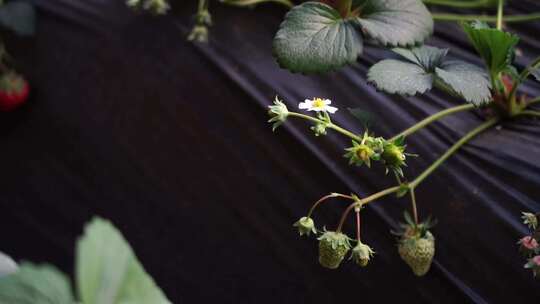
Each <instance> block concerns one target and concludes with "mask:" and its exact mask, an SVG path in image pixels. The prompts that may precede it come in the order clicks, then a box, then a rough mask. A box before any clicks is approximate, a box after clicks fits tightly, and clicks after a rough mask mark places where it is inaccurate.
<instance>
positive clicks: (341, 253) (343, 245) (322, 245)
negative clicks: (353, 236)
mask: <svg viewBox="0 0 540 304" xmlns="http://www.w3.org/2000/svg"><path fill="white" fill-rule="evenodd" d="M318 240H319V263H320V264H321V265H322V266H323V267H326V268H329V269H336V268H338V267H339V265H340V264H341V262H342V261H343V259H344V258H345V255H346V254H347V252H349V250H350V249H351V244H350V243H349V238H348V237H347V236H346V235H345V234H343V233H340V232H334V231H327V232H325V233H324V234H323V235H322V236H321V237H319V238H318Z"/></svg>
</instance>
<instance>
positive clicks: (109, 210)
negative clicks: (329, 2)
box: [0, 0, 540, 303]
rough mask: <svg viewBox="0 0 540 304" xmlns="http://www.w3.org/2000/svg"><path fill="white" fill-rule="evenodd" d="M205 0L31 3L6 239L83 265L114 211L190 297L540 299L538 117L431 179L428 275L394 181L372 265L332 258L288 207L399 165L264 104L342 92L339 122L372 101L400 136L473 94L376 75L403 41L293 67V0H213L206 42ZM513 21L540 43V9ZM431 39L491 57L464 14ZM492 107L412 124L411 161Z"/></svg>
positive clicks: (371, 188) (532, 43)
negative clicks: (322, 67)
mask: <svg viewBox="0 0 540 304" xmlns="http://www.w3.org/2000/svg"><path fill="white" fill-rule="evenodd" d="M186 2H187V3H186ZM195 2H196V1H178V2H177V3H174V5H173V6H174V11H173V12H172V14H170V15H167V16H165V17H156V18H154V17H151V16H145V15H140V14H135V13H133V12H132V11H130V10H128V9H127V8H126V7H125V5H124V3H123V1H119V0H118V1H116V0H115V1H113V0H85V1H73V0H47V1H35V3H36V5H37V8H38V25H39V27H38V30H37V35H36V37H34V38H32V39H20V38H14V37H11V36H8V37H7V39H8V43H9V49H10V51H11V53H12V54H14V55H15V56H16V57H17V63H18V65H19V69H20V70H21V71H22V72H24V73H25V74H26V75H27V76H28V78H29V80H30V81H31V83H32V86H33V91H32V98H31V100H30V102H29V103H28V104H27V105H25V106H24V107H23V108H21V109H19V110H17V111H15V112H12V113H6V114H1V115H0V141H1V147H2V148H1V149H0V168H1V169H0V184H1V185H2V191H0V208H1V210H2V212H1V220H0V229H1V231H2V233H1V234H0V249H1V250H2V251H5V252H6V253H8V254H10V255H12V256H13V257H15V258H16V259H28V260H32V261H36V262H51V263H53V264H55V265H57V266H58V267H60V268H61V269H62V270H64V271H66V272H68V273H72V272H73V259H74V245H75V241H76V238H77V236H78V235H80V234H81V232H82V227H83V224H84V223H85V222H87V221H88V220H89V219H90V218H91V217H92V216H93V215H100V216H103V217H105V218H108V219H110V220H112V221H113V222H114V224H115V225H117V226H118V227H119V228H120V229H121V230H122V232H123V233H124V234H125V236H126V238H127V239H128V240H129V241H130V243H131V244H132V246H133V247H134V249H135V251H136V254H137V255H138V257H139V258H140V260H141V261H142V263H143V264H144V266H145V268H146V269H147V270H148V272H149V273H150V274H151V275H152V276H153V277H154V278H155V279H156V281H157V283H158V285H160V286H161V287H162V288H163V289H164V291H165V292H166V294H167V295H168V297H169V298H170V299H171V301H173V302H174V303H211V302H219V303H308V302H309V303H339V302H342V301H345V300H351V301H358V302H364V303H381V302H382V303H386V302H391V301H392V302H393V301H399V302H401V303H469V302H471V303H525V302H527V301H529V302H528V303H535V302H539V301H540V288H539V281H537V280H534V279H533V277H532V274H531V273H530V272H529V271H526V270H524V269H522V266H523V264H524V260H523V258H522V257H521V256H520V255H519V254H518V252H517V250H516V242H517V240H518V239H519V238H520V237H521V236H523V235H524V234H525V233H527V229H526V227H525V226H524V225H522V224H521V220H520V218H519V217H520V211H531V210H534V211H539V210H540V200H539V194H540V190H539V187H540V176H539V172H540V171H539V170H540V165H539V164H538V160H539V156H540V128H539V124H540V122H539V121H538V120H534V119H521V120H519V121H508V122H505V123H503V124H501V125H500V126H499V127H498V128H497V129H496V130H495V129H493V130H490V131H489V132H487V133H485V134H482V135H481V136H479V137H478V138H476V139H475V140H473V141H472V142H471V143H469V144H468V145H466V146H465V147H464V148H463V149H462V150H461V151H460V153H459V154H458V155H456V156H454V157H453V158H451V159H450V160H449V161H448V162H447V163H446V164H445V165H444V166H442V167H441V168H440V169H439V170H438V171H437V172H436V173H435V174H434V175H433V177H432V178H430V179H428V180H427V181H426V182H425V183H424V184H422V186H421V187H419V189H418V193H417V197H418V200H419V207H420V215H421V216H422V217H425V216H427V215H428V214H433V215H434V216H435V217H436V218H438V219H439V225H438V226H437V227H436V228H435V229H434V230H433V232H434V234H435V236H436V238H437V254H436V261H435V262H434V266H433V268H432V270H431V272H430V273H429V274H428V275H427V276H425V277H423V278H417V277H415V276H414V275H413V274H412V272H411V271H410V270H409V268H408V267H407V266H406V265H405V264H404V263H403V262H402V261H401V260H400V258H399V256H398V254H397V250H396V245H395V239H394V237H393V236H392V235H391V234H390V233H389V231H390V230H391V229H392V228H393V227H395V225H396V222H397V221H399V220H401V214H402V211H403V210H404V209H405V208H408V206H409V203H408V200H406V199H403V200H397V199H395V198H392V197H390V198H386V199H383V200H381V201H380V202H379V203H377V204H373V205H372V206H370V207H369V208H367V210H366V212H364V218H363V219H364V221H363V231H364V239H365V241H366V242H367V243H368V244H370V245H371V246H372V247H374V249H375V250H376V252H377V255H376V258H375V259H374V260H373V262H372V263H371V264H370V266H369V267H367V268H365V269H360V268H358V267H357V266H355V265H354V264H353V263H345V264H344V265H343V266H342V267H341V268H340V269H339V270H336V271H330V270H326V269H324V268H322V267H320V266H318V263H317V245H316V242H315V241H314V240H313V239H310V240H308V239H306V238H299V237H298V235H297V232H296V231H295V230H294V229H293V228H292V227H291V225H292V223H293V222H294V221H296V220H297V219H298V218H299V217H301V216H303V215H305V214H306V212H307V209H308V208H309V207H310V206H311V204H312V203H313V202H314V201H315V200H316V199H318V198H319V197H321V196H323V195H325V194H328V193H329V192H334V191H337V192H344V193H349V192H351V191H355V192H357V193H359V194H360V195H365V194H369V193H373V192H375V191H377V190H380V189H382V188H383V187H385V186H387V185H390V184H391V183H392V182H393V179H392V178H390V177H386V178H385V177H384V172H383V169H382V168H378V167H376V168H375V169H374V170H371V171H367V170H366V169H365V168H361V169H360V168H352V167H348V166H347V164H346V161H345V160H344V159H343V158H342V156H341V155H342V154H343V150H342V148H344V147H346V146H347V145H349V142H348V140H347V139H345V138H343V137H341V136H339V135H336V134H331V135H330V136H327V137H324V138H315V137H314V136H312V135H311V133H310V131H309V128H308V126H307V125H306V124H305V123H304V122H298V121H295V122H289V123H287V124H286V125H285V127H283V128H280V129H279V130H278V131H277V132H276V133H275V134H273V133H272V131H271V128H270V126H269V125H268V124H267V123H266V120H267V119H268V118H267V116H266V107H267V105H269V104H270V103H271V101H272V99H273V97H274V95H275V94H279V95H280V96H282V97H283V98H284V99H285V100H286V102H287V103H288V105H289V106H290V107H291V108H294V107H296V105H297V103H298V102H300V101H302V100H303V99H305V98H306V97H313V96H322V97H328V98H331V99H332V100H333V101H334V103H335V104H336V105H337V106H338V107H339V108H340V109H341V110H340V111H338V113H337V114H336V115H335V120H336V121H337V122H339V123H340V124H343V125H345V126H346V127H348V128H352V129H354V130H357V131H358V132H361V129H362V128H361V125H360V124H358V123H357V122H356V121H355V120H354V118H352V117H351V115H350V114H348V112H347V111H346V110H345V109H346V108H347V107H361V108H363V109H364V110H367V111H371V112H373V113H374V114H375V115H376V116H377V117H378V120H377V121H378V123H377V125H376V126H375V127H374V129H373V130H374V131H375V132H376V133H377V134H379V135H381V136H385V137H388V136H391V135H394V134H396V133H397V132H399V131H401V130H402V129H404V128H406V127H408V126H409V125H411V124H413V123H414V122H415V121H417V120H419V119H421V118H423V117H425V116H427V115H429V114H430V113H433V112H435V111H438V110H441V109H443V108H446V107H449V106H452V105H456V104H459V103H460V101H459V100H457V99H453V98H448V97H447V96H446V95H443V94H440V93H439V92H433V93H430V94H427V95H426V96H423V97H418V98H401V97H397V96H389V95H385V94H382V93H377V92H375V90H374V89H373V88H372V87H370V86H368V85H367V84H366V82H365V74H366V71H367V68H368V67H369V66H370V65H372V64H373V63H375V62H376V61H377V60H379V59H380V58H383V57H386V56H388V55H389V54H388V53H386V52H384V51H382V50H381V49H377V48H372V47H368V48H367V50H366V54H365V55H364V56H362V58H361V59H360V60H359V63H358V64H357V65H355V66H354V67H349V68H345V69H343V70H341V71H340V72H337V73H332V74H328V75H324V76H310V77H305V76H301V75H293V74H290V73H288V72H287V71H284V70H280V69H279V68H278V66H277V65H276V64H275V62H274V60H273V59H272V57H271V42H272V37H273V34H274V33H275V32H276V30H277V27H278V25H279V22H280V20H281V18H282V16H283V14H284V13H285V10H284V9H283V8H281V7H279V6H277V5H262V6H260V7H259V8H258V9H256V10H248V9H237V8H231V7H223V6H221V5H219V4H218V3H212V13H213V16H214V21H215V26H214V27H213V28H212V31H211V39H210V43H209V44H208V45H194V44H192V43H189V42H187V41H186V39H185V37H186V35H187V34H188V32H189V29H190V26H191V21H192V19H191V16H192V15H193V13H194V11H195ZM535 3H536V1H513V2H512V5H511V8H510V9H509V10H508V13H509V14H514V13H528V12H532V11H540V5H539V4H535ZM509 30H511V31H515V32H517V33H519V34H520V35H521V37H522V41H521V43H520V49H521V51H522V53H523V55H522V56H521V57H519V58H518V59H517V62H518V66H519V67H523V65H524V64H525V63H528V62H529V61H530V60H532V59H533V58H534V57H536V56H537V55H539V54H540V42H539V40H538V33H539V31H540V23H538V22H535V23H529V24H522V25H511V26H509ZM430 44H434V45H438V46H443V47H451V52H450V55H451V56H452V57H455V58H460V59H464V60H467V61H469V62H474V63H477V64H481V63H480V61H479V60H478V58H477V57H476V55H475V53H474V51H473V49H472V47H471V46H470V44H469V43H468V42H467V41H466V39H465V36H464V35H463V33H462V32H461V30H460V29H459V28H458V26H457V25H455V24H453V23H438V24H437V26H436V34H435V36H434V37H433V38H432V39H431V41H430ZM527 90H528V93H529V94H534V93H538V92H539V91H540V90H539V86H538V85H535V84H532V83H531V84H529V85H528V87H527ZM481 120H482V118H481V115H479V113H461V114H457V115H455V116H452V117H449V118H446V119H444V120H443V121H442V122H440V123H436V124H434V125H432V126H430V127H428V128H427V129H425V130H423V131H421V132H419V133H417V134H415V135H414V136H412V137H410V138H409V139H408V144H409V149H410V151H411V152H413V153H418V154H420V155H421V156H422V157H421V158H417V159H412V160H410V161H409V168H408V169H407V174H408V176H411V177H412V176H415V175H417V174H418V173H420V172H421V170H423V169H424V168H425V167H426V166H428V165H429V164H430V163H431V162H432V161H433V160H435V159H436V158H437V157H438V156H439V155H440V154H441V153H443V152H444V151H445V149H447V148H448V147H449V146H450V145H451V144H452V143H453V142H455V141H456V140H457V139H458V138H459V137H460V136H461V135H463V134H464V133H465V132H467V130H469V129H471V128H472V127H474V126H476V125H478V124H479V123H480V122H481ZM343 207H345V202H340V201H335V202H334V203H330V204H328V205H325V206H324V207H322V208H321V209H320V210H319V212H318V213H317V214H316V221H317V222H318V223H319V225H323V224H325V225H327V226H328V227H330V228H334V227H335V225H336V224H337V221H338V217H339V214H340V213H341V211H342V209H343ZM348 229H352V221H351V223H350V224H349V226H348Z"/></svg>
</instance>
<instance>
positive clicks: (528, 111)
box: [517, 110, 540, 117]
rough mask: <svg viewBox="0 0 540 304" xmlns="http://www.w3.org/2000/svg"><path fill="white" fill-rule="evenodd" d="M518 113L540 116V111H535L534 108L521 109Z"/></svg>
mask: <svg viewBox="0 0 540 304" xmlns="http://www.w3.org/2000/svg"><path fill="white" fill-rule="evenodd" d="M517 115H527V116H535V117H540V111H533V110H525V111H521V112H520V113H519V114H517Z"/></svg>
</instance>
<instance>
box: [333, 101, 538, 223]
mask: <svg viewBox="0 0 540 304" xmlns="http://www.w3.org/2000/svg"><path fill="white" fill-rule="evenodd" d="M521 114H522V115H534V116H539V117H540V112H536V111H523V112H521ZM499 121H500V118H499V117H494V118H492V119H490V120H488V121H486V122H484V123H482V124H481V125H479V126H478V127H476V128H475V129H473V130H472V131H470V132H469V133H467V134H466V135H465V136H463V137H462V138H461V139H460V140H459V141H458V142H456V143H455V144H454V145H453V146H452V147H451V148H450V149H448V151H446V153H444V154H443V155H442V156H441V157H440V158H439V159H437V160H436V161H435V162H434V163H433V164H431V166H429V167H428V168H427V169H426V170H425V171H424V172H422V174H420V175H419V176H418V177H416V178H415V179H414V180H413V181H412V182H411V183H409V184H408V186H409V191H410V192H411V201H412V204H413V214H414V218H415V221H416V223H418V212H417V208H416V196H415V194H414V189H415V188H416V187H418V185H419V184H420V183H421V182H422V181H424V180H425V179H426V178H427V177H428V176H429V175H430V174H431V173H433V172H434V171H435V170H436V169H437V168H438V167H439V166H440V165H441V164H443V163H444V162H445V161H446V160H447V159H448V158H449V157H450V156H452V155H453V154H454V153H455V152H456V151H457V150H459V148H461V146H463V145H464V144H465V143H467V142H468V141H469V140H471V139H473V138H474V137H475V136H477V135H478V134H480V133H482V132H483V131H485V130H487V129H489V128H491V127H493V126H494V125H496V124H497V123H498V122H499ZM399 190H401V187H400V186H396V187H391V188H387V189H385V190H382V191H379V192H377V193H375V194H372V195H371V196H368V197H366V198H364V199H360V200H358V201H355V202H354V203H352V204H350V205H349V206H348V207H347V209H345V211H344V212H343V214H342V215H341V219H340V220H339V224H338V226H337V229H336V232H341V230H342V229H343V224H344V223H345V220H346V219H347V216H348V215H349V213H350V212H351V210H352V209H354V208H357V207H360V208H361V207H362V206H364V205H367V204H369V203H371V202H373V201H375V200H377V199H379V198H381V197H384V196H386V195H389V194H392V193H396V192H398V191H399Z"/></svg>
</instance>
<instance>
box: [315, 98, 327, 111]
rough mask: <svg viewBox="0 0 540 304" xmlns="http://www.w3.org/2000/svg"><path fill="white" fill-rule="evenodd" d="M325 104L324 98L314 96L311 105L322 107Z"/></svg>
mask: <svg viewBox="0 0 540 304" xmlns="http://www.w3.org/2000/svg"><path fill="white" fill-rule="evenodd" d="M324 106H326V104H324V100H322V99H321V98H315V99H313V107H314V108H318V109H323V108H324Z"/></svg>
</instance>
